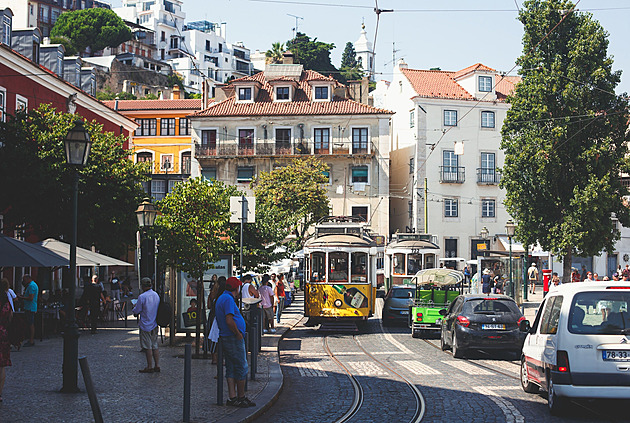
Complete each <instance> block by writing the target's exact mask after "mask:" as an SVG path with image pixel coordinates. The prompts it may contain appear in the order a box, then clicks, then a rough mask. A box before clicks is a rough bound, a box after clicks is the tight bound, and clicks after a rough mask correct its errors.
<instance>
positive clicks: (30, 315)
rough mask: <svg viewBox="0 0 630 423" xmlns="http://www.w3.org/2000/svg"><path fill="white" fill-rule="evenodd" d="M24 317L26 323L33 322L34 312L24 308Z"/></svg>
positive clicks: (30, 323)
mask: <svg viewBox="0 0 630 423" xmlns="http://www.w3.org/2000/svg"><path fill="white" fill-rule="evenodd" d="M24 319H26V324H27V325H34V324H35V312H34V311H30V310H24Z"/></svg>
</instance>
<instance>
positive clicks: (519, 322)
mask: <svg viewBox="0 0 630 423" xmlns="http://www.w3.org/2000/svg"><path fill="white" fill-rule="evenodd" d="M523 320H525V316H521V317H520V318H519V319H518V322H516V326H520V324H521V322H522V321H523Z"/></svg>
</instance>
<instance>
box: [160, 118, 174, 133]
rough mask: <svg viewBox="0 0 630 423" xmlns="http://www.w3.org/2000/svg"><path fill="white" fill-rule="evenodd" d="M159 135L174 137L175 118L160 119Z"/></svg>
mask: <svg viewBox="0 0 630 423" xmlns="http://www.w3.org/2000/svg"><path fill="white" fill-rule="evenodd" d="M160 135H161V136H163V137H164V136H167V135H175V118H162V119H160Z"/></svg>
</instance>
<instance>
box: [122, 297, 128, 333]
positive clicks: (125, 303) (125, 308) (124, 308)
mask: <svg viewBox="0 0 630 423" xmlns="http://www.w3.org/2000/svg"><path fill="white" fill-rule="evenodd" d="M123 313H125V328H126V327H127V314H128V311H127V301H125V302H124V303H123Z"/></svg>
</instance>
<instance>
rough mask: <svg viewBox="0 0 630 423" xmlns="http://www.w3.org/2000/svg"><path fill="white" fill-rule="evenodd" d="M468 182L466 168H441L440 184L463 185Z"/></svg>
mask: <svg viewBox="0 0 630 423" xmlns="http://www.w3.org/2000/svg"><path fill="white" fill-rule="evenodd" d="M465 181H466V168H465V167H463V166H440V183H443V184H463V183H464V182H465Z"/></svg>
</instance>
